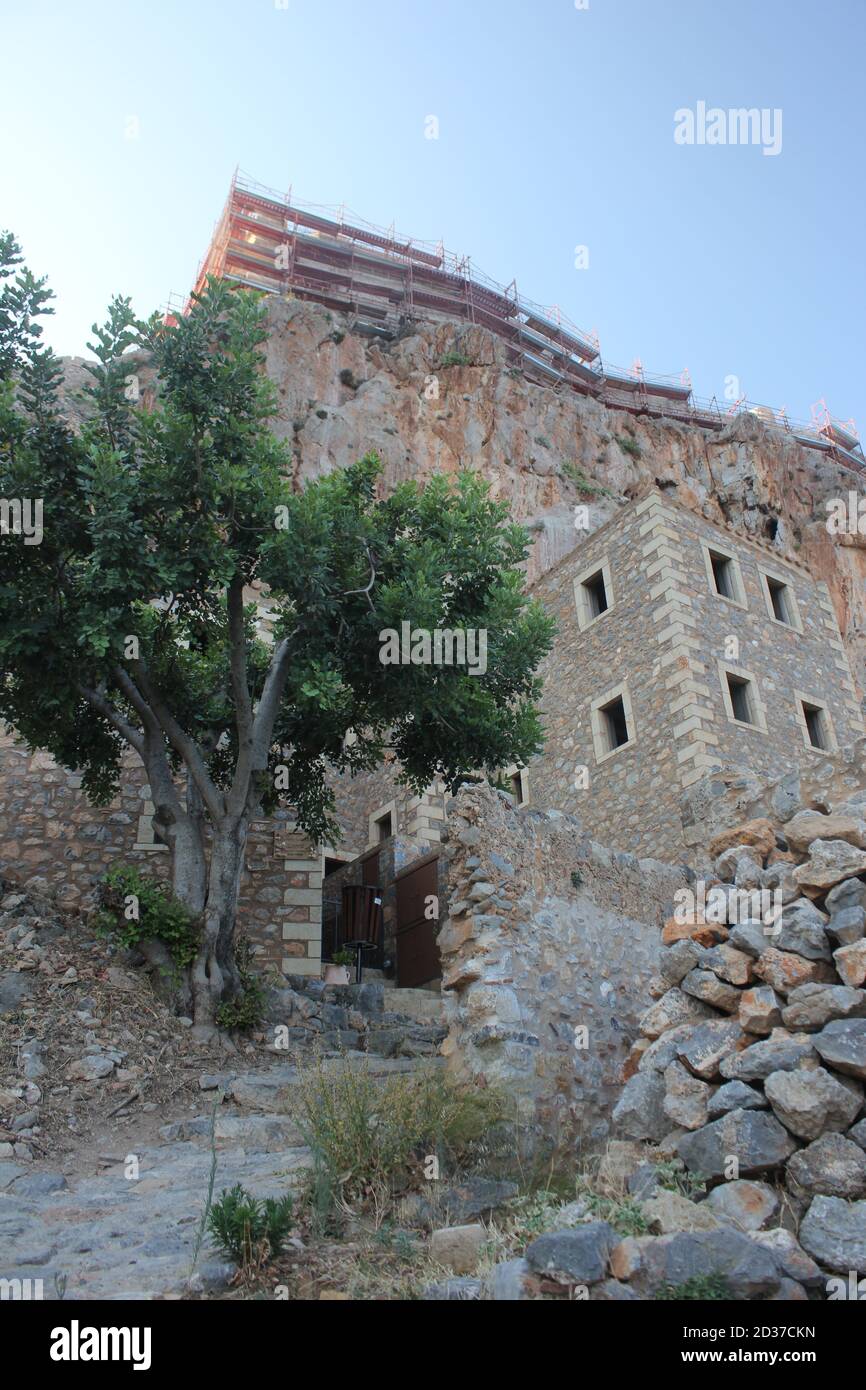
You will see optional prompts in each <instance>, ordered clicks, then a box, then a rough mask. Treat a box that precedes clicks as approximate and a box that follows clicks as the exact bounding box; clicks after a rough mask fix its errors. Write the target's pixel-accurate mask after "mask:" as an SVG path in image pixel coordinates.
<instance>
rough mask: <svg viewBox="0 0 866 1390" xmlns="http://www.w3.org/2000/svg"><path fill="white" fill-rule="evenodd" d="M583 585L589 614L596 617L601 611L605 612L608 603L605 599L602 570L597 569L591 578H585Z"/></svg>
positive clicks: (605, 592) (605, 590)
mask: <svg viewBox="0 0 866 1390" xmlns="http://www.w3.org/2000/svg"><path fill="white" fill-rule="evenodd" d="M583 587H584V589H585V590H586V602H587V608H588V610H589V613H590V616H591V617H593V618H597V617H598V616H599V615H600V614H601V613H606V612H607V610H608V608H609V607H610V605H609V603H608V601H607V589H606V588H605V583H604V572H603V571H602V570H599V571H598V573H597V574H594V575H593V576H592V578H591V579H585V580H584V581H583Z"/></svg>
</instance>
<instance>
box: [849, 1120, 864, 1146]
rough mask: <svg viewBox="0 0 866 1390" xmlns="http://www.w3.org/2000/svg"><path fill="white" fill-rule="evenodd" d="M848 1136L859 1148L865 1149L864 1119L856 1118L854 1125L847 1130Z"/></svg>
mask: <svg viewBox="0 0 866 1390" xmlns="http://www.w3.org/2000/svg"><path fill="white" fill-rule="evenodd" d="M848 1138H849V1139H853V1140H854V1143H855V1144H858V1145H859V1146H860V1148H861V1149H866V1119H863V1120H858V1121H857V1123H856V1125H852V1126H851V1128H850V1129H849V1131H848Z"/></svg>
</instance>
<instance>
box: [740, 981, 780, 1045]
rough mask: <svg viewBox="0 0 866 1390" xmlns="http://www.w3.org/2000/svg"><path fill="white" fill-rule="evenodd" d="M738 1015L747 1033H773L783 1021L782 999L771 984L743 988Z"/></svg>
mask: <svg viewBox="0 0 866 1390" xmlns="http://www.w3.org/2000/svg"><path fill="white" fill-rule="evenodd" d="M738 1017H739V1020H740V1026H741V1027H742V1028H743V1029H745V1031H746V1032H747V1033H760V1034H764V1033H766V1034H769V1033H772V1031H773V1029H774V1028H778V1026H779V1024H780V1023H781V1022H782V1001H781V999H780V998H779V996H778V994H777V993H776V991H775V990H774V989H771V988H770V986H769V985H759V986H758V987H757V989H746V990H743V992H742V994H741V995H740V1005H739V1014H738Z"/></svg>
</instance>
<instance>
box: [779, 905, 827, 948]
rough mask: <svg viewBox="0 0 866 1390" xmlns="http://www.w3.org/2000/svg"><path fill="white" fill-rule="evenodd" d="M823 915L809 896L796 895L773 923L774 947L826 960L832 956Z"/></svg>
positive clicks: (825, 919)
mask: <svg viewBox="0 0 866 1390" xmlns="http://www.w3.org/2000/svg"><path fill="white" fill-rule="evenodd" d="M826 921H827V918H826V917H825V915H824V914H823V913H821V912H819V911H818V909H817V908H816V907H815V906H814V904H813V903H811V902H810V901H809V899H808V898H798V899H797V900H796V902H793V903H789V904H788V906H787V907H786V908H784V909H783V912H782V916H781V917H780V918H779V919H778V920H777V921H776V922H774V923H773V928H774V930H773V937H772V944H773V945H774V946H775V948H776V950H777V951H793V952H794V954H795V955H797V956H802V957H803V959H804V960H826V961H829V960H830V958H831V952H830V942H829V941H828V940H827V933H826V932H825V930H824V924H825V922H826Z"/></svg>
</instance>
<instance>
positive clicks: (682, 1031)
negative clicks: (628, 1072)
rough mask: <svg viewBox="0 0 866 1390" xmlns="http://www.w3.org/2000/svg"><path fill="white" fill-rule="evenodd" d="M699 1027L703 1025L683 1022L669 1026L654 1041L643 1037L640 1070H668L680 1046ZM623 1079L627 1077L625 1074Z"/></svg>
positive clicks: (639, 1062) (639, 1061)
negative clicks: (672, 1026)
mask: <svg viewBox="0 0 866 1390" xmlns="http://www.w3.org/2000/svg"><path fill="white" fill-rule="evenodd" d="M697 1027H703V1025H702V1024H694V1023H681V1024H680V1026H679V1027H678V1028H669V1029H668V1031H667V1032H666V1033H662V1035H661V1037H658V1038H656V1039H655V1041H654V1042H650V1041H649V1039H648V1038H642V1039H641V1041H642V1042H643V1043H644V1044H645V1047H644V1050H643V1052H642V1054H641V1056H640V1058H639V1060H638V1071H659V1072H663V1071H666V1070H667V1068H668V1067H669V1066H670V1064H671V1062H674V1061H676V1058H677V1054H678V1052H679V1049H680V1047H681V1046H683V1045H684V1044H685V1043H687V1042H688V1041H689V1040H690V1039H691V1038H692V1037H693V1036H694V1034H695V1030H696V1028H697ZM623 1079H624V1080H626V1079H627V1078H626V1077H625V1076H624V1077H623Z"/></svg>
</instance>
